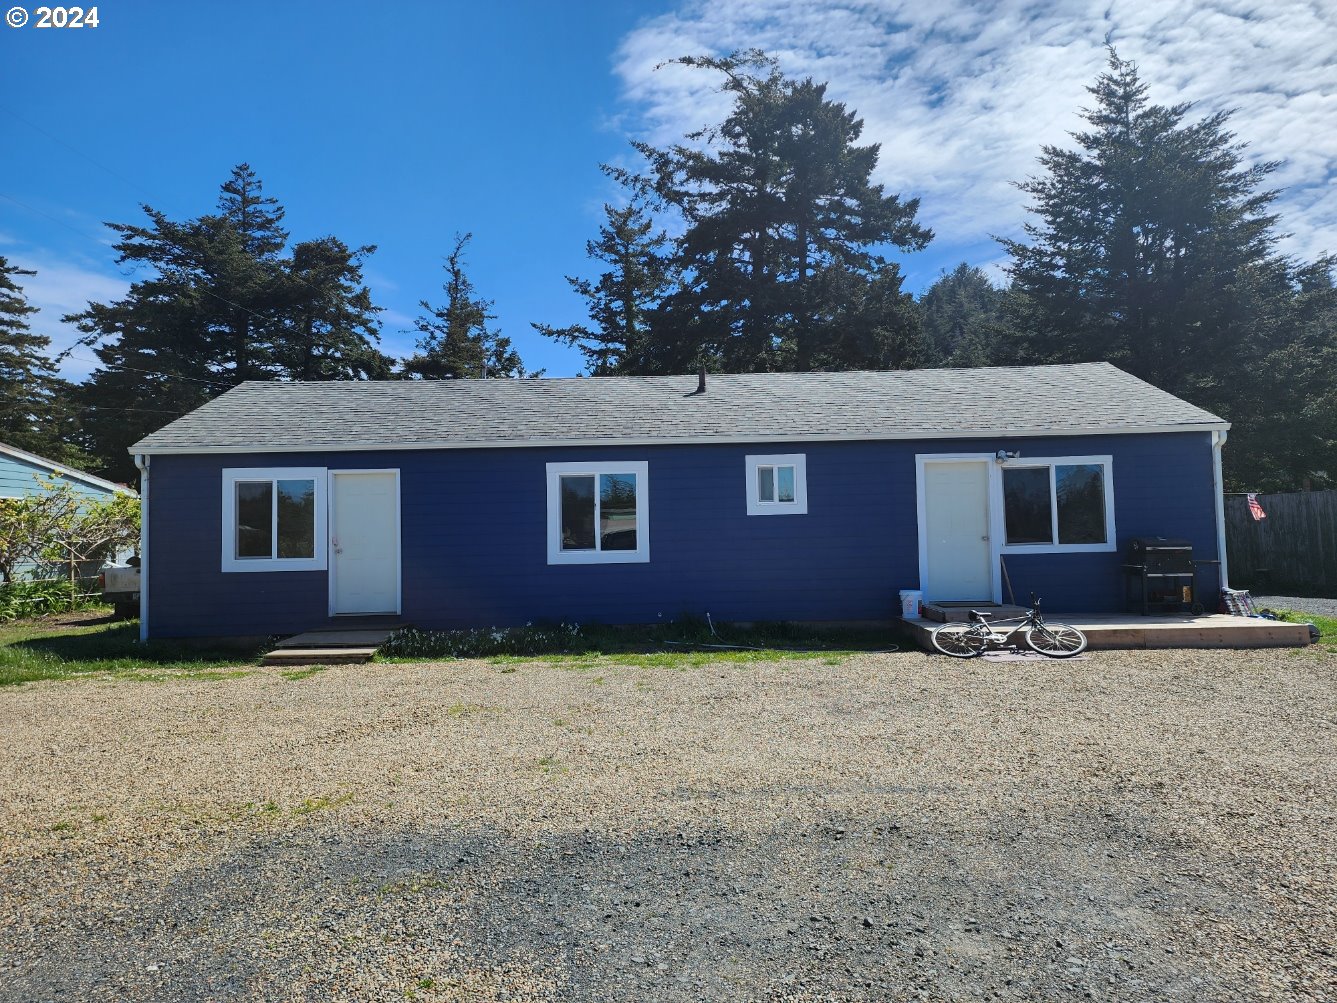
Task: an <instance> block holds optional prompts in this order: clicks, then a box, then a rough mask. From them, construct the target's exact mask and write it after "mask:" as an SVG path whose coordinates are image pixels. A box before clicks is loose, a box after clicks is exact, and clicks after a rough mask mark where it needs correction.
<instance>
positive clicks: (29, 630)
mask: <svg viewBox="0 0 1337 1003" xmlns="http://www.w3.org/2000/svg"><path fill="white" fill-rule="evenodd" d="M109 612H110V611H109V610H105V609H93V610H85V611H82V612H79V613H68V614H61V615H57V616H50V617H43V618H40V619H36V620H24V621H17V622H13V623H6V624H0V686H6V685H14V684H18V683H26V682H33V681H35V680H39V679H72V678H75V677H78V676H87V675H93V674H104V675H111V676H124V677H128V678H133V679H140V680H147V681H156V680H161V679H164V678H167V677H169V676H177V675H189V676H191V677H193V678H200V679H224V678H231V677H234V676H239V675H246V674H247V673H248V672H250V671H252V669H253V663H254V662H255V659H256V658H257V657H258V656H259V654H260V653H261V651H262V650H264V649H263V648H246V647H204V646H201V645H200V644H192V643H188V642H180V641H150V642H149V643H147V644H141V643H140V642H139V622H138V621H135V620H129V621H118V620H113V619H111V617H110V615H109ZM894 648H895V644H894V641H893V638H892V636H891V633H890V631H888V630H885V629H882V630H874V629H839V630H837V629H825V630H819V629H814V628H807V627H799V626H795V625H792V624H759V625H756V626H752V627H747V628H742V627H738V626H735V625H724V624H722V625H720V626H719V632H718V633H716V632H715V630H714V628H712V627H710V625H708V624H706V623H704V622H701V623H697V622H695V621H678V622H674V623H669V624H664V625H662V626H661V625H652V626H645V627H629V628H622V627H602V626H597V625H586V626H583V627H578V628H577V627H575V626H574V625H568V626H565V627H559V626H544V625H540V626H535V627H529V628H517V629H514V630H487V629H484V630H472V631H449V632H430V633H429V632H419V631H409V632H406V634H405V635H404V636H403V639H402V640H397V641H396V642H395V644H392V645H391V646H389V648H388V650H387V651H386V652H384V653H382V654H381V655H379V656H377V661H382V662H423V661H441V660H451V659H455V658H485V659H488V660H489V661H490V662H492V663H493V664H498V665H502V666H506V665H510V664H519V663H524V662H535V661H541V662H550V663H554V664H558V665H563V666H566V667H569V668H584V667H587V666H595V665H609V664H614V665H635V666H641V667H644V668H673V669H687V668H693V667H698V666H701V665H705V664H707V663H711V662H771V661H783V660H809V659H820V660H823V661H825V662H826V663H827V664H833V665H834V664H839V663H840V662H841V661H843V660H844V659H845V658H847V657H849V656H851V655H854V654H857V653H860V652H869V651H886V650H892V649H894ZM314 671H317V670H315V669H295V670H292V671H291V672H286V673H284V675H285V676H288V677H290V678H301V677H302V676H305V675H310V674H312V672H314Z"/></svg>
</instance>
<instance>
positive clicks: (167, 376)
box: [60, 348, 236, 390]
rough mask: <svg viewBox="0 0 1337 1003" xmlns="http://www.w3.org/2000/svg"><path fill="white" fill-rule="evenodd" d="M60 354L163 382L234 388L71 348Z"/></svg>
mask: <svg viewBox="0 0 1337 1003" xmlns="http://www.w3.org/2000/svg"><path fill="white" fill-rule="evenodd" d="M60 354H61V357H62V358H65V357H69V358H73V359H79V360H81V361H83V362H91V363H93V365H95V366H106V367H107V368H108V369H124V370H125V371H126V372H130V373H142V374H143V375H145V376H161V377H162V378H163V379H165V380H188V381H189V382H191V383H203V384H205V385H206V386H211V387H222V388H224V389H225V390H231V389H232V388H233V387H234V386H236V384H235V383H226V382H224V381H222V380H201V379H199V378H197V377H194V376H180V375H178V374H176V373H163V372H159V371H157V370H155V369H136V368H135V367H134V366H124V365H121V364H120V363H119V362H103V361H102V360H101V359H93V358H90V357H88V356H87V355H79V354H78V353H77V352H75V351H74V349H73V348H69V349H66V350H65V351H64V352H61V353H60Z"/></svg>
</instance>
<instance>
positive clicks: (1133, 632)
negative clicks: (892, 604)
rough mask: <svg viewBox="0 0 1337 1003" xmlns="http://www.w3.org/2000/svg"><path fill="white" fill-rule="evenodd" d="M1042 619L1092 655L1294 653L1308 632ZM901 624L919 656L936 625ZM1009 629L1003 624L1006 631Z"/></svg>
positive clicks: (1274, 623)
mask: <svg viewBox="0 0 1337 1003" xmlns="http://www.w3.org/2000/svg"><path fill="white" fill-rule="evenodd" d="M1045 617H1046V619H1049V620H1053V621H1055V622H1057V623H1069V624H1072V625H1073V626H1074V627H1076V628H1078V629H1079V630H1081V631H1082V633H1084V634H1085V635H1086V636H1087V638H1088V639H1089V640H1090V642H1091V647H1092V649H1110V648H1300V647H1304V646H1305V645H1307V644H1309V627H1308V625H1306V624H1303V623H1282V622H1280V621H1278V620H1258V619H1254V618H1253V617H1245V616H1226V615H1224V614H1221V613H1206V614H1203V615H1201V616H1138V615H1137V614H1136V613H1131V614H1123V613H1108V614H1092V613H1049V612H1046V613H1045ZM900 622H901V624H903V625H904V629H905V630H906V631H908V632H909V633H910V635H911V636H912V637H913V638H914V640H915V642H916V643H917V644H918V645H919V646H920V647H921V648H923V649H924V650H925V651H932V650H933V645H932V643H931V642H930V641H929V634H931V633H932V632H933V629H934V628H935V627H940V626H941V625H942V624H941V623H940V622H939V621H937V620H926V619H923V618H919V617H915V618H912V619H910V618H907V619H902V620H901V621H900ZM1010 626H1013V625H1012V624H1003V625H1002V626H1001V627H1000V629H1001V630H1006V629H1007V628H1008V627H1010Z"/></svg>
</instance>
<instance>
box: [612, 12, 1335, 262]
mask: <svg viewBox="0 0 1337 1003" xmlns="http://www.w3.org/2000/svg"><path fill="white" fill-rule="evenodd" d="M1334 37H1337V7H1334V6H1333V5H1331V4H1329V3H1327V2H1326V0H1272V2H1269V3H1266V4H1263V3H1260V2H1258V0H1054V2H1043V0H1041V2H1032V0H1000V2H998V3H991V4H981V3H970V2H967V0H956V2H950V3H948V2H944V3H923V2H913V0H844V2H831V0H688V2H687V3H685V4H684V5H683V6H682V7H681V8H680V9H679V10H678V11H676V12H674V13H670V14H666V15H663V16H661V17H657V18H655V19H653V20H650V21H647V22H646V23H644V24H643V25H641V26H640V27H639V28H637V29H636V30H634V31H633V32H631V33H630V34H629V35H628V36H626V37H625V38H624V39H623V41H622V44H621V46H620V48H619V50H618V52H617V54H616V59H615V69H616V72H617V74H618V75H619V77H620V79H621V81H622V90H623V96H624V98H625V99H626V101H627V102H628V105H629V109H630V111H629V113H628V114H627V115H625V116H622V121H623V124H624V125H625V126H627V127H629V128H631V129H632V130H633V132H634V133H635V134H637V135H639V136H642V137H644V138H646V139H647V140H649V141H650V142H651V143H654V144H663V143H667V142H673V141H676V140H678V139H680V138H681V137H682V135H683V134H684V133H685V132H688V131H690V130H692V129H696V128H699V127H701V126H702V125H704V124H707V123H709V122H712V121H718V120H719V118H720V117H721V116H722V114H723V112H724V110H725V109H726V108H727V105H728V102H727V100H726V98H725V97H724V96H723V95H722V94H720V93H719V92H718V90H717V85H718V80H716V79H712V77H711V75H710V74H709V73H703V72H694V71H690V70H687V69H684V68H682V67H677V66H673V67H667V68H663V69H659V70H657V71H656V70H655V69H654V67H655V66H656V64H659V63H662V62H663V61H664V60H668V59H673V58H675V57H677V56H682V55H689V54H700V53H707V52H713V53H717V54H719V53H725V52H729V51H731V50H733V49H747V48H753V47H757V48H761V49H764V50H766V51H767V52H769V53H771V54H773V55H775V56H777V57H778V58H779V60H780V62H781V65H782V67H783V68H784V69H785V71H786V72H788V73H790V74H793V75H811V76H813V77H814V78H816V79H818V80H826V81H829V82H830V85H831V86H830V88H829V90H828V94H829V95H830V96H831V97H832V98H834V99H836V100H839V101H843V102H845V103H846V104H847V105H849V106H850V107H853V108H855V109H857V110H858V111H859V113H860V114H861V115H862V116H863V118H864V122H865V133H864V138H865V139H867V140H874V141H877V142H880V143H881V144H882V156H881V163H880V167H879V176H878V180H880V181H883V182H885V183H886V184H887V185H888V187H889V188H890V190H892V191H899V192H901V193H902V194H904V195H906V196H916V195H917V196H919V197H920V198H921V199H922V207H921V219H922V221H923V222H925V223H926V224H927V225H929V226H931V227H933V228H934V230H936V231H937V233H938V237H939V246H940V247H941V246H944V245H945V246H947V247H951V246H953V245H967V244H973V243H977V242H978V241H979V240H980V239H981V238H984V237H986V236H987V235H989V234H1000V235H1009V236H1012V235H1016V234H1017V233H1018V232H1019V229H1020V225H1021V223H1022V222H1023V221H1024V220H1025V218H1026V214H1025V213H1024V201H1025V199H1024V196H1023V195H1022V194H1021V193H1020V192H1018V191H1017V190H1016V188H1015V187H1014V186H1013V184H1012V182H1015V181H1020V180H1024V179H1025V178H1026V177H1027V176H1029V175H1032V174H1034V173H1035V172H1036V170H1037V165H1036V157H1037V155H1038V153H1039V151H1040V147H1041V145H1043V144H1046V143H1048V144H1055V145H1060V146H1064V145H1071V140H1070V138H1069V137H1068V135H1067V133H1068V132H1069V131H1072V130H1076V129H1079V128H1081V127H1082V126H1083V123H1082V121H1081V120H1080V118H1079V117H1078V112H1079V110H1080V109H1081V108H1082V107H1083V106H1086V105H1089V104H1090V102H1091V97H1090V95H1089V94H1088V93H1087V92H1086V87H1087V86H1088V85H1089V84H1090V83H1091V82H1092V81H1093V80H1094V79H1095V77H1096V75H1097V74H1098V73H1099V72H1100V70H1101V69H1102V67H1103V66H1104V62H1105V48H1104V47H1105V42H1106V39H1107V38H1108V39H1109V40H1110V41H1111V42H1112V43H1113V44H1114V45H1115V46H1116V47H1117V49H1118V50H1119V53H1120V55H1121V56H1123V57H1124V58H1125V59H1131V60H1133V61H1134V62H1136V63H1138V65H1139V67H1140V69H1141V72H1142V76H1143V79H1144V81H1145V82H1146V83H1147V84H1148V85H1149V87H1150V90H1151V98H1152V100H1153V101H1155V102H1158V103H1162V104H1172V103H1177V102H1181V101H1193V102H1195V103H1196V104H1197V109H1196V112H1197V113H1201V114H1206V113H1208V112H1211V111H1216V110H1218V109H1231V108H1233V109H1236V112H1235V115H1234V117H1233V118H1232V119H1231V128H1232V129H1233V130H1234V131H1235V132H1236V133H1237V135H1238V137H1239V139H1241V140H1243V141H1246V142H1248V143H1249V144H1250V150H1249V155H1250V156H1251V157H1254V158H1256V159H1258V160H1280V161H1283V164H1282V166H1281V167H1280V169H1279V170H1278V171H1277V172H1276V173H1275V174H1274V175H1273V176H1272V179H1271V180H1272V185H1273V186H1274V187H1284V188H1285V189H1286V191H1285V193H1284V195H1283V197H1282V199H1281V200H1280V201H1279V203H1278V208H1279V210H1280V212H1281V214H1282V227H1283V229H1285V230H1287V231H1289V232H1290V233H1291V234H1292V236H1290V237H1289V238H1287V240H1286V241H1285V242H1284V244H1283V248H1284V249H1285V250H1286V251H1289V252H1292V253H1296V254H1299V255H1301V256H1303V257H1313V256H1316V255H1317V254H1319V253H1320V252H1322V251H1325V250H1329V249H1331V250H1334V251H1337V183H1334V178H1335V177H1337V60H1334V59H1333V58H1332V51H1333V50H1332V46H1331V44H1324V42H1323V40H1329V41H1330V40H1331V39H1332V38H1334Z"/></svg>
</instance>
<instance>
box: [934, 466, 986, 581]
mask: <svg viewBox="0 0 1337 1003" xmlns="http://www.w3.org/2000/svg"><path fill="white" fill-rule="evenodd" d="M923 471H924V473H923V477H924V491H923V495H922V502H921V504H923V506H924V511H923V513H922V514H923V519H922V520H921V525H922V526H923V529H924V536H925V547H924V556H925V565H926V566H925V567H924V568H923V569H922V570H923V574H924V581H923V583H922V585H923V590H924V601H925V602H933V601H936V600H944V601H951V600H961V601H983V602H988V601H991V600H992V598H993V594H994V589H993V558H992V553H993V551H992V549H991V547H990V543H989V463H988V461H987V460H944V461H932V462H927V463H925V464H924V465H923Z"/></svg>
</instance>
